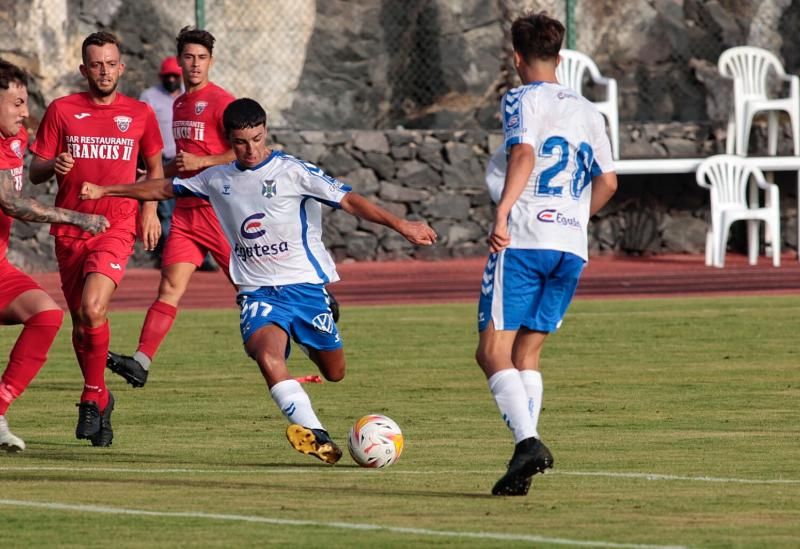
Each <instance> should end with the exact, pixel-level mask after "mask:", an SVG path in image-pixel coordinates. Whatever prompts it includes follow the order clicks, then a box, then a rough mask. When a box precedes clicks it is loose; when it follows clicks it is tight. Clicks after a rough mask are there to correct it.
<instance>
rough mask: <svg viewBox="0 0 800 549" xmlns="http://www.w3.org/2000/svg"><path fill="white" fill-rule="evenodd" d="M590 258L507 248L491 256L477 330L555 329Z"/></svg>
mask: <svg viewBox="0 0 800 549" xmlns="http://www.w3.org/2000/svg"><path fill="white" fill-rule="evenodd" d="M585 264H586V262H585V261H584V260H583V259H581V258H580V257H578V256H577V255H575V254H571V253H568V252H559V251H556V250H522V249H515V248H506V249H504V250H502V251H501V252H499V253H496V254H491V255H489V260H488V261H487V262H486V269H485V270H484V271H483V279H482V280H481V297H480V300H479V301H478V331H480V332H482V331H483V330H485V329H486V326H488V324H489V321H490V320H491V321H492V322H494V328H495V330H518V329H520V328H521V327H524V328H527V329H529V330H534V331H537V332H545V333H550V332H555V331H556V329H558V327H559V326H561V320H562V319H563V318H564V314H565V313H566V312H567V307H569V304H570V302H571V301H572V296H573V295H575V289H576V288H577V287H578V279H579V278H580V276H581V272H582V271H583V267H584V265H585Z"/></svg>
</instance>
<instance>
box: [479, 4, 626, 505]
mask: <svg viewBox="0 0 800 549" xmlns="http://www.w3.org/2000/svg"><path fill="white" fill-rule="evenodd" d="M511 34H512V40H513V45H514V64H515V67H516V69H517V74H518V75H519V76H520V78H521V79H522V82H523V84H524V85H523V86H520V87H518V88H515V89H513V90H510V91H509V92H508V93H506V95H505V96H504V97H503V100H502V102H501V111H502V115H503V129H504V132H505V147H504V149H505V150H504V151H503V154H505V155H507V167H506V169H505V174H504V177H503V181H502V190H501V192H497V191H498V190H499V189H497V187H498V186H499V185H497V184H496V183H495V184H494V185H492V180H493V178H494V179H495V181H496V174H497V171H498V167H499V169H501V170H502V161H501V160H500V159H497V158H494V159H493V161H492V162H491V164H490V170H489V172H488V173H487V177H488V182H489V183H490V192H492V191H493V192H492V195H493V198H495V199H496V200H497V201H498V204H497V210H496V213H495V220H494V226H493V228H492V232H491V234H490V236H489V247H490V252H491V254H490V255H489V259H488V261H487V263H486V269H485V271H484V274H483V280H482V284H481V296H480V301H479V304H478V330H479V332H480V339H479V342H478V349H477V351H476V354H475V356H476V359H477V361H478V364H479V365H480V367H481V369H483V372H484V373H485V374H486V378H487V380H488V383H489V390H490V391H491V393H492V395H493V397H494V399H495V402H496V403H497V406H498V408H499V409H500V413H501V415H502V417H503V419H504V421H505V423H506V425H507V426H508V427H509V429H510V430H511V432H512V434H513V436H514V442H515V448H514V454H513V456H512V458H511V461H510V462H509V464H508V469H507V471H506V473H505V475H503V477H502V478H500V480H498V481H497V483H496V484H495V486H494V488H493V489H492V494H494V495H525V494H527V493H528V489H529V488H530V484H531V479H532V477H533V475H534V474H536V473H540V472H543V471H544V470H545V469H548V468H550V467H552V466H553V456H552V455H551V454H550V451H549V450H548V449H547V447H546V446H545V445H544V443H542V442H541V440H540V439H539V433H538V430H537V429H538V421H539V412H540V411H541V406H542V392H543V390H542V377H541V374H540V373H539V356H540V354H541V351H542V346H543V344H544V341H545V339H546V338H547V335H548V334H549V333H551V332H554V331H555V330H556V329H557V328H558V326H559V325H560V324H561V320H562V318H563V316H564V314H565V313H566V310H567V307H568V306H569V303H570V301H571V300H572V296H573V294H574V292H575V288H576V287H577V285H578V278H579V277H580V274H581V271H582V270H583V266H584V264H585V263H586V261H587V259H588V257H587V247H588V246H587V230H586V224H587V223H588V221H589V217H590V216H591V215H593V214H594V213H595V212H597V211H598V210H599V209H600V208H601V207H602V206H603V205H604V204H605V203H606V202H608V200H609V199H610V198H611V196H612V195H613V194H614V192H615V190H616V187H617V178H616V174H615V173H614V165H613V162H612V156H611V146H610V144H609V141H608V137H607V136H606V133H605V126H604V121H603V118H602V116H601V115H600V113H599V112H598V111H597V110H596V109H595V108H594V106H593V105H592V104H591V103H590V102H588V101H586V100H585V99H583V98H582V97H581V96H579V95H578V94H577V93H575V92H574V91H573V90H571V89H569V88H566V87H564V86H562V85H560V84H559V83H558V81H557V80H556V72H555V71H556V65H557V64H558V62H559V56H558V52H559V50H560V49H561V43H562V41H563V38H564V26H563V25H562V24H561V23H560V22H558V21H556V20H555V19H551V18H550V17H548V16H547V15H545V14H544V13H539V14H528V15H526V16H523V17H520V18H518V19H517V20H516V21H515V22H514V23H513V25H512V28H511ZM491 187H494V189H492V188H491Z"/></svg>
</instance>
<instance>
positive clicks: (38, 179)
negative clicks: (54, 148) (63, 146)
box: [28, 152, 75, 185]
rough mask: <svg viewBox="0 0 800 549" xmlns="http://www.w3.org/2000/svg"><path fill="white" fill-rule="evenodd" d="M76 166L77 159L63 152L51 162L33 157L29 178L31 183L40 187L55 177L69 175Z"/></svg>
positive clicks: (36, 156) (39, 157)
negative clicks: (40, 184)
mask: <svg viewBox="0 0 800 549" xmlns="http://www.w3.org/2000/svg"><path fill="white" fill-rule="evenodd" d="M74 165H75V159H74V158H72V155H71V154H69V153H67V152H63V153H61V154H59V155H58V156H56V157H55V158H51V159H50V160H47V159H45V158H42V157H41V156H38V155H33V160H31V166H30V169H29V174H28V177H29V178H30V180H31V183H33V184H34V185H38V184H39V183H44V182H45V181H49V180H50V179H51V178H52V177H53V175H67V174H68V173H69V171H70V170H71V169H72V167H73V166H74Z"/></svg>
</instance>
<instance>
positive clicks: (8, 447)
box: [0, 416, 25, 453]
mask: <svg viewBox="0 0 800 549" xmlns="http://www.w3.org/2000/svg"><path fill="white" fill-rule="evenodd" d="M24 449H25V441H24V440H22V439H21V438H19V437H18V436H16V435H15V434H14V433H12V432H11V431H9V430H8V421H6V416H0V450H2V451H5V452H9V453H13V452H21V451H23V450H24Z"/></svg>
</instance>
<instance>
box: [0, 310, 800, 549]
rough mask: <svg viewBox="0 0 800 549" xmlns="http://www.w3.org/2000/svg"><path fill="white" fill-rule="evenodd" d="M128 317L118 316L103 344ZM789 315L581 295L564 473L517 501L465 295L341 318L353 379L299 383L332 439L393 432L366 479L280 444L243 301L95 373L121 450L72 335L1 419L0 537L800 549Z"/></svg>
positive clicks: (799, 431)
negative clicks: (88, 412) (147, 352)
mask: <svg viewBox="0 0 800 549" xmlns="http://www.w3.org/2000/svg"><path fill="white" fill-rule="evenodd" d="M143 313H144V312H143V311H142V312H141V313H115V314H113V316H112V334H113V345H112V348H113V349H114V350H117V351H122V352H130V351H132V350H133V348H134V346H135V343H136V340H137V338H138V333H139V326H140V324H141V322H142V319H143ZM799 313H800V297H763V298H725V299H721V298H720V299H681V300H678V299H662V300H638V301H578V302H576V303H574V304H573V306H572V308H571V310H570V312H569V313H568V315H567V318H566V320H565V322H564V326H563V327H562V329H561V330H560V332H558V333H557V334H556V335H554V336H552V337H551V338H550V341H549V342H548V344H547V346H546V347H545V351H544V356H543V374H544V380H545V408H544V411H543V413H542V419H541V423H540V432H541V433H542V436H543V438H544V440H545V441H546V442H547V444H548V446H549V447H550V448H551V449H552V451H553V454H554V456H555V460H556V467H555V469H554V471H553V472H552V473H550V474H547V475H544V476H537V477H536V478H535V479H534V484H533V487H532V489H531V493H530V494H529V495H528V496H527V497H524V498H494V497H492V496H490V495H489V490H490V489H491V486H492V485H493V483H494V482H495V480H496V479H497V478H498V477H499V476H500V475H501V474H502V473H503V471H504V468H505V464H506V462H507V460H508V458H509V456H510V454H511V451H512V448H513V444H512V440H511V437H510V434H509V432H508V431H507V430H506V428H505V427H504V426H503V424H502V421H501V419H500V417H499V414H498V412H497V409H496V408H495V406H494V403H493V401H492V400H491V397H490V395H489V392H488V389H487V388H486V382H485V380H484V378H483V376H482V374H481V372H480V370H479V369H478V367H477V366H476V365H475V363H474V360H473V358H472V355H473V352H474V348H475V343H476V339H477V334H476V328H475V319H474V317H475V306H474V305H436V306H404V307H372V308H367V307H363V308H362V307H345V308H344V309H343V313H342V321H341V322H340V328H341V331H342V333H343V336H344V340H345V345H346V350H347V354H348V359H349V371H348V375H347V377H346V378H345V380H344V381H343V382H341V383H338V384H333V383H324V384H321V385H306V388H307V390H308V392H309V394H310V395H311V398H312V402H313V403H314V405H315V408H316V409H317V411H318V414H319V416H320V419H321V420H322V421H323V423H325V425H326V427H328V429H329V431H330V432H331V434H332V435H333V436H334V438H335V439H336V440H337V441H339V443H340V444H341V445H342V446H343V447H344V446H345V445H346V439H345V437H346V433H347V431H348V429H349V427H350V425H351V424H352V423H353V422H354V421H355V420H356V419H357V418H358V417H360V416H362V415H364V414H367V413H371V412H377V413H382V414H386V415H388V416H390V417H392V418H393V419H395V420H396V421H397V422H398V423H399V424H400V426H401V427H402V428H403V431H404V434H405V438H406V448H405V450H404V453H403V455H402V457H401V458H400V460H399V462H398V463H397V464H396V465H394V466H392V467H391V468H389V469H386V470H378V471H373V470H366V469H361V468H359V467H357V466H356V465H355V464H354V463H353V462H352V461H351V460H350V458H349V456H347V455H345V457H344V458H343V459H342V462H341V463H340V464H339V465H336V466H335V467H329V466H325V465H324V464H322V463H321V462H318V461H316V460H314V459H313V458H310V457H307V456H303V455H300V454H297V453H295V452H294V451H292V450H291V448H290V447H289V445H288V443H287V442H286V440H285V437H284V430H285V427H286V422H285V420H284V419H283V417H282V416H281V415H280V413H279V412H278V410H277V408H276V406H275V405H274V403H273V402H272V401H271V399H270V398H269V395H268V392H267V390H266V387H265V385H264V383H263V381H262V379H261V377H260V375H259V373H258V370H257V368H256V366H255V364H254V363H252V362H251V361H250V360H249V359H247V358H246V357H245V355H244V353H243V351H242V346H241V343H240V339H239V334H238V312H237V311H236V310H234V309H230V310H223V311H182V312H181V313H180V315H179V317H178V320H177V322H176V324H175V327H174V329H173V330H172V332H171V333H170V334H169V336H168V338H167V341H166V343H165V345H164V346H163V347H162V350H161V352H160V354H159V355H158V357H157V360H156V362H155V363H154V365H153V367H152V370H151V374H150V379H149V381H148V383H147V386H146V387H145V388H143V389H132V388H130V387H129V386H127V385H125V384H124V382H122V380H121V379H120V378H118V377H116V376H115V375H114V374H112V373H110V372H108V374H107V379H108V382H109V385H110V387H111V389H112V390H113V391H114V393H115V396H116V399H117V409H116V411H115V412H114V416H113V424H114V429H115V439H114V444H113V446H112V447H111V448H108V449H101V448H92V447H91V446H90V445H89V443H88V442H87V441H78V440H75V438H74V428H75V420H76V418H77V411H76V408H75V407H74V405H73V403H74V402H76V401H77V399H78V396H79V393H80V387H81V378H80V374H79V371H78V368H77V365H76V364H75V360H74V358H73V355H72V350H71V347H70V344H69V327H68V326H65V328H64V329H63V330H62V332H61V333H60V334H59V337H58V340H57V342H56V345H55V347H54V349H53V351H52V352H51V357H50V360H49V362H48V363H47V364H46V365H45V367H44V369H43V370H42V372H41V373H40V375H39V377H38V378H37V379H36V380H35V381H34V383H33V384H32V385H31V387H30V388H29V390H28V391H27V392H26V393H25V394H24V395H23V396H22V398H20V399H19V400H18V401H17V402H16V403H15V404H14V405H13V406H12V408H11V409H10V412H9V415H8V417H9V420H10V424H11V428H12V430H13V431H14V432H15V433H16V434H18V435H20V436H21V437H22V438H24V439H25V441H26V442H27V444H28V449H27V450H26V451H25V452H24V453H22V454H18V455H6V454H0V537H1V538H2V542H0V543H2V545H3V547H29V546H41V547H53V546H59V547H108V546H109V545H113V546H115V547H153V546H158V547H189V546H192V547H197V546H207V547H247V546H251V547H261V546H267V545H274V546H290V545H292V546H311V547H320V546H326V547H352V546H363V547H409V546H411V545H414V546H470V547H509V546H524V545H536V546H539V547H557V546H558V547H561V546H584V547H651V546H658V547H661V546H692V547H797V546H798V545H800V459H798V449H800V444H799V443H798V439H799V438H800V436H799V435H800V399H798V397H800V367H799V363H800V361H799V360H798V358H799V355H800V351H798V343H797V341H798V334H799V333H800V321H799V320H798V318H800V314H799ZM16 333H17V330H16V329H14V328H4V329H3V330H0V342H2V345H3V346H4V347H3V348H6V349H10V348H11V345H12V343H13V340H14V338H15V337H16ZM290 365H291V369H292V371H293V373H295V374H296V375H305V374H313V373H317V372H315V371H314V368H313V366H312V365H311V363H310V362H309V361H308V360H307V359H306V358H305V357H304V356H303V355H302V354H301V353H296V354H295V355H293V357H292V359H291V361H290Z"/></svg>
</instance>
